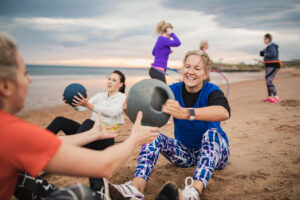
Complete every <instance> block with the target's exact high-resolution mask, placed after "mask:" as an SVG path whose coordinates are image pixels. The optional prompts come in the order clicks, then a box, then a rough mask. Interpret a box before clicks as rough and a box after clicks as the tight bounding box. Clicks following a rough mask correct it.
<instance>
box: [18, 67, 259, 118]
mask: <svg viewBox="0 0 300 200" xmlns="http://www.w3.org/2000/svg"><path fill="white" fill-rule="evenodd" d="M26 67H27V71H28V72H29V75H30V76H31V78H32V82H31V84H30V86H29V90H28V95H27V99H26V102H25V107H24V109H23V111H22V112H27V111H32V110H36V109H43V108H45V107H53V106H57V105H64V102H63V101H62V94H63V91H64V89H65V87H66V86H68V85H69V84H71V83H80V84H83V85H84V86H85V87H86V89H87V93H88V96H89V97H92V96H94V95H95V94H96V93H98V92H104V91H106V83H107V77H108V75H109V74H110V73H111V72H113V71H114V70H116V69H117V70H120V71H122V72H123V73H124V74H125V76H126V81H125V83H126V93H128V91H129V89H130V87H131V86H132V85H133V84H134V83H136V82H138V81H140V80H143V79H147V78H150V77H149V75H148V70H149V69H147V68H123V67H122V68H121V67H120V68H110V67H84V66H82V67H75V66H74V67H72V66H47V65H27V66H26ZM223 75H224V76H225V77H226V78H227V79H228V81H229V83H230V84H231V83H235V82H242V81H247V80H256V79H263V78H264V72H233V73H223ZM210 77H211V82H213V83H215V84H217V85H223V84H226V81H225V79H224V78H223V77H222V76H221V75H220V74H218V73H213V72H212V73H211V75H210ZM180 78H181V76H180V74H178V73H176V72H174V71H170V70H168V71H167V76H166V79H167V83H168V84H172V83H175V82H177V81H179V80H180ZM224 93H226V91H224Z"/></svg>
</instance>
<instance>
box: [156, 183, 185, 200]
mask: <svg viewBox="0 0 300 200" xmlns="http://www.w3.org/2000/svg"><path fill="white" fill-rule="evenodd" d="M155 200H179V190H178V187H177V186H176V185H175V184H173V183H167V184H166V185H165V186H164V187H163V188H162V190H161V191H160V192H159V194H158V196H157V197H156V199H155Z"/></svg>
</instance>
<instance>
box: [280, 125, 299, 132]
mask: <svg viewBox="0 0 300 200" xmlns="http://www.w3.org/2000/svg"><path fill="white" fill-rule="evenodd" d="M275 130H276V131H285V132H295V133H299V132H300V124H297V125H294V126H293V125H287V124H282V125H279V126H278V127H277V128H275Z"/></svg>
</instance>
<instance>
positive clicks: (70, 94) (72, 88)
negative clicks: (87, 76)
mask: <svg viewBox="0 0 300 200" xmlns="http://www.w3.org/2000/svg"><path fill="white" fill-rule="evenodd" d="M78 92H80V94H81V95H82V96H84V98H86V89H85V87H84V86H83V85H81V84H79V83H72V84H70V85H68V86H67V87H66V89H65V91H64V97H65V100H66V102H67V103H68V104H70V105H71V106H73V105H72V103H73V99H75V98H74V96H77V97H79V98H80V96H79V95H78ZM75 100H76V99H75Z"/></svg>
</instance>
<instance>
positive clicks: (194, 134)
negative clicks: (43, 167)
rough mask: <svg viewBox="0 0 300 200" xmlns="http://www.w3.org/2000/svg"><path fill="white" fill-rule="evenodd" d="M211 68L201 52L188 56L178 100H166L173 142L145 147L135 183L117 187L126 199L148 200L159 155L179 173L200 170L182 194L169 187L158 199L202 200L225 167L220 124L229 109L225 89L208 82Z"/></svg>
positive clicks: (226, 154)
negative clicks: (146, 195)
mask: <svg viewBox="0 0 300 200" xmlns="http://www.w3.org/2000/svg"><path fill="white" fill-rule="evenodd" d="M211 65H212V61H211V60H210V58H209V57H208V55H207V54H206V53H203V52H202V51H200V50H195V51H190V52H188V53H187V54H186V56H185V58H184V65H183V68H182V73H183V82H178V83H174V84H172V85H170V88H171V89H172V91H173V93H174V96H175V100H167V101H166V103H165V105H163V108H162V111H163V112H165V113H167V114H170V115H171V116H172V117H173V120H174V135H175V139H173V138H169V137H167V136H165V135H163V134H161V133H160V134H159V136H158V137H157V139H156V140H155V141H153V142H152V143H150V144H146V145H143V146H142V149H141V151H140V154H139V157H138V163H137V167H136V170H135V173H134V178H133V180H132V181H129V182H127V183H125V184H122V185H117V186H116V187H117V188H118V189H119V190H120V191H121V192H122V193H123V194H124V195H125V196H127V197H136V198H138V199H144V195H143V192H144V190H145V187H146V183H147V182H148V181H149V178H150V175H151V173H152V170H153V168H154V166H155V164H156V162H157V159H158V156H159V154H160V153H161V154H162V155H163V156H164V157H166V158H167V159H168V160H169V161H170V162H171V163H174V164H175V165H177V166H179V167H183V168H186V167H192V166H196V170H195V172H194V175H193V178H192V177H188V178H187V179H186V184H187V182H188V181H191V183H190V184H189V185H186V187H185V189H184V190H182V191H178V190H177V189H174V188H176V187H172V185H170V184H167V185H166V186H165V187H164V189H163V190H162V192H161V193H160V195H159V197H158V198H157V199H164V200H166V199H179V197H178V195H179V193H181V195H180V196H182V199H183V200H189V199H193V200H198V199H200V194H201V192H202V191H203V189H204V188H205V187H206V184H207V182H208V181H209V179H210V177H211V175H212V173H213V171H214V170H215V169H223V168H224V167H225V166H226V164H227V162H228V158H229V144H228V139H227V136H226V134H225V132H224V131H223V130H222V128H221V126H220V121H224V120H227V119H228V118H229V117H230V107H229V105H228V101H227V99H226V97H225V96H224V94H223V92H222V91H221V89H219V87H218V86H216V85H215V84H213V83H210V82H208V80H209V73H210V69H211ZM165 170H168V169H165ZM171 191H173V192H171Z"/></svg>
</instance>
